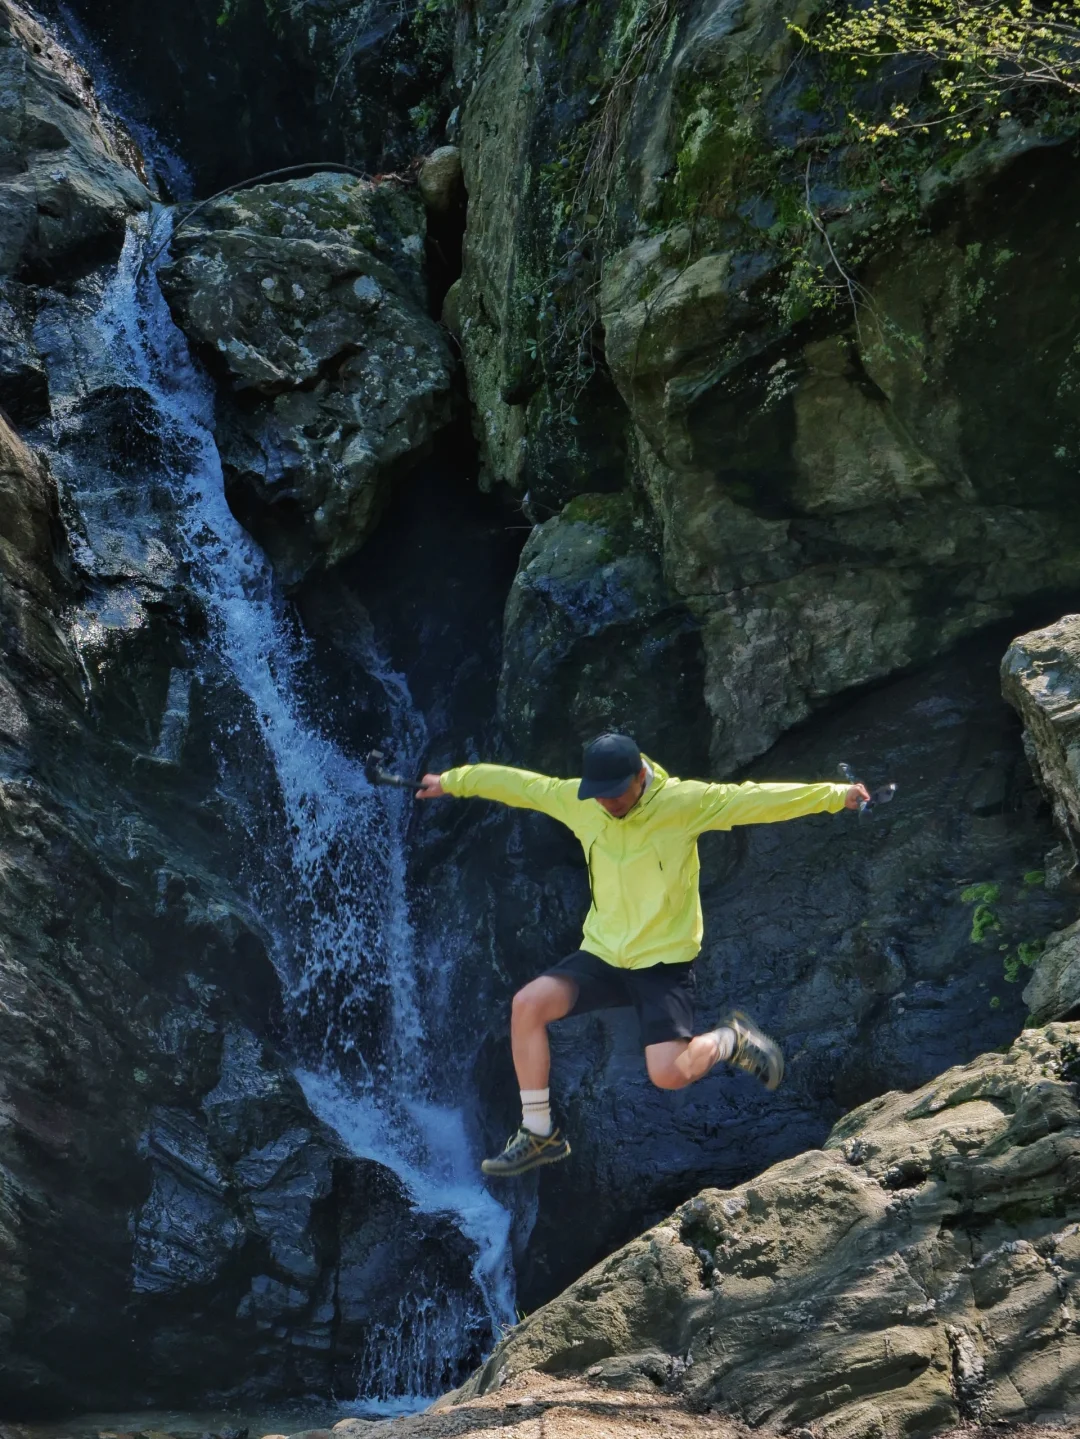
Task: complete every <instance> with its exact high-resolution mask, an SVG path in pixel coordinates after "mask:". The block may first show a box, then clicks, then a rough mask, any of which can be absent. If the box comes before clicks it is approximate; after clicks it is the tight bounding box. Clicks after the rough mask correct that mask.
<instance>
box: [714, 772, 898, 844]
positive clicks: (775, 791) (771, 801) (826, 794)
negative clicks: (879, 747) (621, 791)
mask: <svg viewBox="0 0 1080 1439" xmlns="http://www.w3.org/2000/svg"><path fill="white" fill-rule="evenodd" d="M694 788H695V790H697V791H698V793H697V794H696V795H695V802H694V804H693V814H692V822H693V827H694V829H695V830H696V831H697V833H698V834H703V833H704V832H705V831H706V830H711V829H732V828H733V827H734V826H735V825H737V824H775V823H776V822H777V821H779V820H786V819H800V818H801V817H802V816H803V815H807V814H822V813H827V814H836V813H837V811H838V810H842V809H858V807H859V804H860V802H861V801H865V800H868V799H869V798H870V796H869V794H868V793H867V791H866V789H865V787H864V786H863V785H861V784H833V783H831V782H830V781H827V780H826V781H822V782H821V783H819V784H783V783H781V784H759V783H757V782H756V781H754V780H748V781H747V782H746V783H745V784H703V785H701V786H700V787H698V786H697V785H695V786H694Z"/></svg>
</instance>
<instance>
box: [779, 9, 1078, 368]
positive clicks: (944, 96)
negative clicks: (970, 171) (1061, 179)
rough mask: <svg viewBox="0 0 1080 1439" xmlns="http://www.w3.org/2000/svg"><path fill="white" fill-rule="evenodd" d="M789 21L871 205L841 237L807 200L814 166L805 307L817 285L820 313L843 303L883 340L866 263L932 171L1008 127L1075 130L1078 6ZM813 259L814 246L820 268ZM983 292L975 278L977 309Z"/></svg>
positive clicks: (914, 207) (853, 176) (834, 13)
mask: <svg viewBox="0 0 1080 1439" xmlns="http://www.w3.org/2000/svg"><path fill="white" fill-rule="evenodd" d="M788 27H789V29H790V30H791V32H792V33H793V34H794V35H795V36H797V37H798V38H799V39H800V40H802V41H803V42H804V45H805V46H806V51H807V54H808V56H809V57H810V58H811V59H812V58H815V57H816V59H817V60H818V62H819V64H821V65H822V66H823V71H822V77H821V78H822V79H823V80H825V81H826V84H825V85H824V87H822V85H821V84H819V83H817V82H815V83H813V84H812V85H810V86H809V87H808V90H807V95H808V96H810V97H812V98H813V100H814V101H815V102H816V101H818V100H819V98H820V97H821V96H822V94H823V93H826V94H831V95H833V96H835V97H836V98H837V99H838V100H839V102H840V104H841V108H842V109H843V112H844V114H843V119H842V120H840V121H838V122H837V121H835V120H834V121H833V126H834V128H833V133H832V134H831V135H829V136H823V137H818V140H817V141H816V143H815V147H814V148H815V149H816V152H817V153H818V154H819V155H820V156H821V158H822V159H823V160H824V161H825V163H826V164H828V163H829V161H830V158H831V160H832V162H834V163H835V164H836V165H837V166H838V167H839V168H840V169H841V170H844V171H846V173H847V178H848V180H849V183H850V184H851V186H852V188H857V187H858V185H859V182H860V180H861V181H862V185H863V191H862V193H863V194H864V196H866V197H867V200H866V203H867V204H868V205H869V207H870V209H871V210H872V212H873V219H872V220H871V221H870V223H869V224H868V225H867V226H865V227H864V229H863V232H862V235H861V238H860V239H858V240H856V242H855V243H854V244H851V245H849V246H848V247H846V248H845V247H843V246H841V245H839V244H837V243H835V242H834V240H833V239H832V236H831V235H830V233H829V227H828V226H827V225H826V224H825V223H823V222H822V217H821V216H820V215H819V214H818V213H817V212H816V210H815V208H814V206H813V205H812V204H811V200H810V184H809V176H810V163H809V162H808V165H807V186H806V204H805V224H804V233H805V234H806V240H804V243H803V244H802V247H801V249H800V250H799V251H797V252H796V254H795V260H794V264H793V266H792V273H793V276H794V277H795V280H796V288H797V289H798V290H801V291H802V292H803V301H802V303H803V306H804V308H805V307H806V304H807V292H808V294H809V302H810V305H811V307H812V308H819V307H820V306H821V305H822V304H828V303H834V304H835V303H836V301H837V300H838V299H846V300H847V302H848V303H849V304H850V306H851V308H852V312H853V315H854V319H855V324H856V328H857V329H858V328H859V322H860V311H861V312H863V314H864V315H869V316H871V317H872V318H873V319H874V321H875V322H876V326H877V331H878V340H879V342H884V343H886V345H887V344H888V339H889V337H888V336H887V334H886V333H885V332H886V331H887V329H888V322H887V320H886V319H885V317H882V316H880V315H878V314H877V313H876V312H875V309H874V305H873V302H872V300H871V297H870V295H869V294H868V293H867V292H866V291H865V290H864V289H863V288H862V287H861V285H860V284H859V282H858V280H857V279H856V276H857V274H858V271H859V267H860V265H861V264H862V263H863V262H864V261H865V260H866V259H867V258H868V256H869V255H870V254H872V253H874V252H875V251H879V250H880V249H881V248H882V247H883V246H884V245H885V244H887V243H888V241H889V238H890V236H891V235H893V234H896V233H898V232H899V231H900V230H901V229H902V228H904V227H907V226H910V225H912V224H913V223H915V224H917V223H918V222H919V221H920V220H921V218H922V203H921V199H920V193H919V185H920V181H921V180H922V179H923V177H925V176H926V175H927V174H928V173H929V172H930V171H931V170H933V169H935V168H936V169H937V171H938V172H939V173H941V174H948V173H949V171H950V170H952V169H953V168H954V167H955V166H956V164H957V162H958V160H959V159H960V157H961V156H962V155H963V154H964V152H965V151H966V150H968V149H970V148H972V147H973V146H974V145H976V144H977V143H979V142H982V141H988V140H995V139H998V138H1001V137H1003V136H1004V135H1005V134H1006V133H1007V131H1006V127H1012V130H1013V131H1015V132H1020V131H1021V130H1024V131H1026V132H1027V133H1029V134H1031V135H1042V136H1047V135H1054V134H1061V133H1066V132H1070V133H1071V132H1072V131H1073V130H1074V129H1075V127H1076V121H1077V117H1078V116H1080V0H1043V3H1039V4H1036V3H1034V0H990V3H972V0H870V4H869V5H867V6H865V7H860V6H857V5H841V6H838V7H837V8H836V9H831V10H829V11H827V12H826V13H825V15H824V16H823V17H822V18H821V19H820V20H819V21H818V22H817V24H816V25H814V26H806V27H803V26H800V25H797V24H794V23H792V22H790V21H789V22H788ZM807 103H808V104H809V103H810V101H809V100H808V101H807ZM808 226H809V227H813V229H814V230H816V231H817V235H816V236H815V235H814V234H813V233H811V232H810V230H809V229H807V227H808ZM815 239H816V240H817V241H818V242H819V243H817V244H816V245H815V244H814V241H815ZM807 242H808V243H807ZM808 253H810V254H816V259H817V263H818V267H819V268H818V273H816V274H810V273H809V270H808V265H807V262H806V258H805V257H806V255H807V254H808ZM800 272H801V273H800ZM986 288H987V282H986V281H985V280H983V281H980V280H979V279H976V280H975V282H974V285H973V288H972V294H971V296H970V297H969V299H970V304H969V309H974V308H976V307H977V305H978V304H979V302H980V300H981V299H982V298H983V292H984V291H985V290H986ZM893 338H896V337H893ZM899 338H900V339H901V341H902V342H903V341H904V337H902V336H901V337H899Z"/></svg>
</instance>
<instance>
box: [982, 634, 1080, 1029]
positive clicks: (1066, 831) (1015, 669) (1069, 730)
mask: <svg viewBox="0 0 1080 1439" xmlns="http://www.w3.org/2000/svg"><path fill="white" fill-rule="evenodd" d="M1001 688H1002V693H1003V694H1004V696H1005V698H1006V699H1007V700H1008V701H1009V703H1010V704H1011V705H1012V706H1013V708H1014V709H1015V710H1016V712H1017V713H1018V714H1019V716H1020V718H1021V719H1022V720H1023V722H1024V748H1025V750H1026V751H1027V756H1028V760H1029V761H1030V764H1031V768H1032V770H1033V772H1034V774H1035V775H1036V777H1037V779H1038V781H1039V784H1040V785H1041V787H1042V790H1043V793H1044V794H1045V796H1046V798H1047V800H1048V802H1049V804H1050V807H1051V810H1052V811H1053V816H1054V822H1055V825H1056V827H1057V831H1058V835H1059V836H1060V841H1061V842H1060V843H1059V844H1058V845H1056V846H1055V847H1054V848H1053V849H1052V850H1050V851H1049V852H1048V854H1047V855H1046V859H1045V861H1044V865H1045V868H1044V870H1043V874H1044V876H1045V879H1046V882H1047V883H1048V884H1050V885H1051V886H1052V887H1054V888H1056V889H1060V890H1063V891H1065V892H1066V893H1069V894H1073V895H1074V894H1076V892H1077V890H1078V888H1080V860H1078V856H1077V843H1078V841H1080V723H1078V721H1077V711H1078V709H1080V615H1064V616H1063V617H1062V618H1061V619H1060V620H1058V621H1057V622H1056V623H1054V624H1052V625H1047V626H1046V627H1045V628H1044V629H1039V630H1031V631H1029V632H1028V633H1027V634H1023V635H1020V636H1019V637H1018V638H1017V639H1015V640H1013V642H1012V644H1011V645H1010V646H1009V649H1008V651H1007V653H1006V655H1005V658H1004V660H1003V661H1002V664H1001ZM1030 963H1031V965H1032V969H1033V972H1032V975H1031V980H1030V983H1029V984H1028V986H1027V988H1026V989H1025V990H1024V1000H1025V1001H1026V1003H1027V1004H1028V1006H1029V1007H1030V1009H1031V1017H1032V1019H1033V1020H1034V1021H1036V1022H1038V1023H1045V1022H1046V1021H1047V1020H1049V1019H1063V1018H1066V1017H1068V1016H1072V1015H1073V1014H1075V1013H1076V1012H1077V1010H1078V1009H1080V925H1076V924H1072V925H1070V926H1068V928H1066V929H1063V930H1060V931H1058V932H1057V933H1055V934H1052V935H1050V936H1049V938H1048V939H1047V941H1046V945H1045V947H1044V948H1043V949H1042V951H1041V953H1039V954H1038V955H1034V954H1032V955H1031V957H1030Z"/></svg>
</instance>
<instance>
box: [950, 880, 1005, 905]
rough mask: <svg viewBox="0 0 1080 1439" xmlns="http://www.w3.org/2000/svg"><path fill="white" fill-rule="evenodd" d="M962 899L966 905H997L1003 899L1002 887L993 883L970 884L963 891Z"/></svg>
mask: <svg viewBox="0 0 1080 1439" xmlns="http://www.w3.org/2000/svg"><path fill="white" fill-rule="evenodd" d="M960 898H961V900H962V901H963V903H964V904H997V902H998V900H999V899H1000V898H1001V886H1000V885H999V884H993V883H985V884H969V885H968V887H967V889H965V890H962V891H961V894H960Z"/></svg>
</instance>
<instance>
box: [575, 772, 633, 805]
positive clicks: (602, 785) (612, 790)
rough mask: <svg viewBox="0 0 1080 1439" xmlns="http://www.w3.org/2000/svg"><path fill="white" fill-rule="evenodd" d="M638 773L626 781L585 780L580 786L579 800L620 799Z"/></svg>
mask: <svg viewBox="0 0 1080 1439" xmlns="http://www.w3.org/2000/svg"><path fill="white" fill-rule="evenodd" d="M636 775H637V771H635V772H634V774H628V775H627V776H626V778H625V779H583V780H582V781H581V783H580V784H579V785H578V792H577V797H578V799H618V798H619V796H620V795H621V794H625V793H626V791H627V790H628V789H629V788H630V786H631V785H632V784H633V783H634V780H635V778H636Z"/></svg>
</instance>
